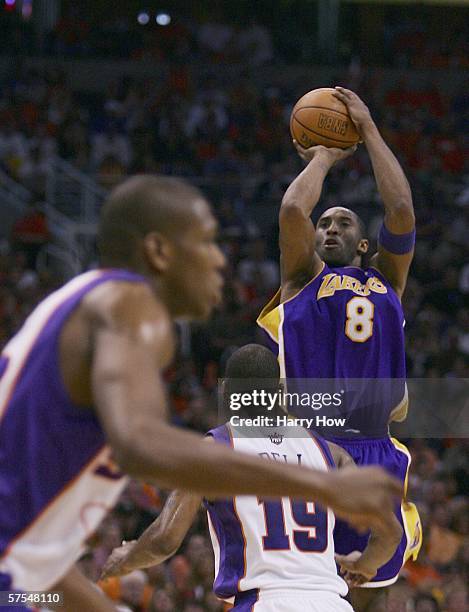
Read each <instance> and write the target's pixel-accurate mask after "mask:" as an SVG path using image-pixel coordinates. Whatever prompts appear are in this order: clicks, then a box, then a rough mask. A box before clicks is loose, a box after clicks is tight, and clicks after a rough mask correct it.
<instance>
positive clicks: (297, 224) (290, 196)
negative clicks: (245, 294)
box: [279, 141, 355, 299]
mask: <svg viewBox="0 0 469 612" xmlns="http://www.w3.org/2000/svg"><path fill="white" fill-rule="evenodd" d="M294 144H295V147H296V150H297V151H298V154H299V155H300V157H301V158H302V159H303V160H304V161H305V162H306V163H307V166H306V168H305V169H304V170H303V171H302V172H301V173H300V174H299V175H298V176H297V177H296V179H295V180H294V181H293V182H292V183H291V185H290V186H289V187H288V189H287V190H286V192H285V195H284V196H283V199H282V205H281V207H280V213H279V226H280V273H281V283H282V299H286V298H288V297H290V296H289V295H288V293H289V291H291V290H293V291H295V290H298V288H301V287H303V285H304V284H305V283H306V282H308V281H309V280H310V279H311V278H312V277H313V276H315V275H316V274H317V273H318V272H319V271H320V269H321V265H322V263H321V260H320V258H319V256H318V255H317V253H316V252H315V250H314V241H315V230H314V225H313V222H312V221H311V213H312V212H313V210H314V208H315V206H316V205H317V203H318V201H319V198H320V196H321V191H322V186H323V183H324V179H325V178H326V175H327V173H328V172H329V170H330V168H331V167H332V166H333V165H334V164H335V163H336V162H337V161H339V160H341V159H345V158H346V157H348V156H349V155H350V154H351V153H353V152H354V151H355V147H352V148H350V149H335V148H334V149H332V148H330V149H328V148H326V147H323V146H316V147H311V148H310V149H304V148H303V147H301V146H300V145H298V144H297V143H296V142H295V141H294Z"/></svg>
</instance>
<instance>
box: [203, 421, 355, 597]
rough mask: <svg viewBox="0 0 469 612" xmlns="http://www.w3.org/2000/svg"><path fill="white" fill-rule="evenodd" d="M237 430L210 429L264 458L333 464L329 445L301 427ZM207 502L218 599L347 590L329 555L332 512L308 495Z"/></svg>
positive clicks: (311, 464) (221, 438)
mask: <svg viewBox="0 0 469 612" xmlns="http://www.w3.org/2000/svg"><path fill="white" fill-rule="evenodd" d="M237 434H238V430H236V429H234V428H232V427H231V426H230V425H224V426H222V427H218V428H217V429H214V430H212V431H211V432H210V435H212V436H213V437H214V438H215V440H217V441H219V442H224V443H227V444H230V445H231V446H232V447H233V448H234V449H236V450H238V451H241V452H245V453H249V454H251V455H259V456H260V457H263V458H264V459H265V460H270V461H279V462H281V463H283V462H285V463H288V464H291V465H298V464H300V465H302V466H305V467H310V468H314V469H316V470H324V471H326V470H328V469H329V468H330V467H332V466H333V465H334V462H333V459H332V456H331V453H330V450H329V447H328V446H327V443H326V442H325V441H324V440H323V439H321V438H318V437H316V436H315V435H314V434H312V433H310V432H308V431H307V430H305V429H302V428H292V427H286V428H283V429H278V430H276V431H275V433H273V434H271V435H270V436H269V435H267V434H266V435H265V437H262V438H261V437H259V438H251V437H245V436H239V434H238V435H237ZM206 508H207V511H208V517H209V521H208V522H209V528H210V535H211V538H212V544H213V548H214V552H215V565H216V567H215V583H214V591H215V593H216V595H217V596H218V597H220V598H221V599H226V600H231V599H232V598H233V597H236V596H237V595H239V594H240V593H241V592H243V593H244V592H246V591H251V590H252V589H254V590H257V589H260V590H261V591H264V590H269V591H270V590H278V591H289V590H291V591H330V592H334V593H336V594H338V595H345V594H346V593H347V590H348V589H347V585H346V583H345V582H344V580H342V578H340V576H339V575H338V574H337V568H336V564H335V561H334V540H333V530H334V522H335V519H334V514H333V513H332V511H331V510H329V509H325V508H322V507H321V506H320V505H319V504H316V503H315V502H314V500H311V501H310V502H307V503H306V502H303V501H295V500H291V499H289V498H282V499H281V500H276V501H273V500H264V499H261V498H258V497H251V496H237V497H235V498H232V499H230V500H225V501H219V502H218V501H216V502H206ZM237 601H238V600H237Z"/></svg>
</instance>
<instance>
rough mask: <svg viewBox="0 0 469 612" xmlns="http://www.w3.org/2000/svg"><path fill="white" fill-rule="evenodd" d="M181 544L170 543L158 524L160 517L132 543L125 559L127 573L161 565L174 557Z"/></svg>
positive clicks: (124, 564)
mask: <svg viewBox="0 0 469 612" xmlns="http://www.w3.org/2000/svg"><path fill="white" fill-rule="evenodd" d="M178 548H179V546H175V545H174V546H173V545H172V544H169V543H168V542H167V540H166V539H165V537H164V534H163V533H162V531H161V528H160V526H159V525H158V519H156V521H154V522H153V523H152V524H151V525H150V527H148V528H147V530H146V531H144V532H143V534H142V535H141V536H140V537H139V539H138V540H137V541H136V542H134V543H133V544H132V545H131V548H130V549H129V552H128V553H127V554H126V556H125V559H124V561H123V566H124V567H125V571H126V573H130V572H133V571H134V570H136V569H145V568H147V567H152V566H153V565H159V564H160V563H163V561H166V559H169V557H172V556H173V555H174V554H175V553H176V551H177V549H178Z"/></svg>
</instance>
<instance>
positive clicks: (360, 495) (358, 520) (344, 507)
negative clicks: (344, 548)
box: [329, 467, 404, 533]
mask: <svg viewBox="0 0 469 612" xmlns="http://www.w3.org/2000/svg"><path fill="white" fill-rule="evenodd" d="M329 477H330V478H331V477H332V479H333V480H332V483H331V485H332V486H331V500H330V502H329V505H330V506H331V508H332V509H333V510H334V512H335V513H336V514H337V515H338V516H340V517H341V518H342V519H344V520H346V521H348V522H349V523H350V524H351V525H353V527H355V529H357V530H358V531H359V532H361V533H366V532H367V531H368V530H369V529H370V528H376V529H380V530H382V531H384V532H386V533H389V532H390V531H392V526H391V525H390V522H389V520H388V517H389V515H390V514H391V513H392V511H393V509H394V506H395V503H396V502H397V501H399V500H401V499H402V496H403V492H404V491H403V485H402V484H401V483H400V482H399V481H398V480H397V479H396V478H393V477H392V476H390V475H389V474H387V473H386V472H385V471H384V470H383V469H382V468H380V467H363V468H359V467H347V468H344V469H343V470H338V471H337V472H335V473H330V474H329Z"/></svg>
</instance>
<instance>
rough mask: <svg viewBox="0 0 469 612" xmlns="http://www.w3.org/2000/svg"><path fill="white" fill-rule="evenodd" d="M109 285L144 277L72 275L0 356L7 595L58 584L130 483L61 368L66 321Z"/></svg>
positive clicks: (1, 560)
mask: <svg viewBox="0 0 469 612" xmlns="http://www.w3.org/2000/svg"><path fill="white" fill-rule="evenodd" d="M108 281H127V282H129V281H130V282H142V281H143V279H142V277H140V276H137V275H134V274H130V273H128V272H126V271H123V270H96V271H93V272H88V273H86V274H82V275H80V276H78V277H76V278H74V279H73V280H72V281H70V282H69V283H67V284H66V285H64V286H63V287H62V288H61V289H59V290H58V291H56V292H55V293H53V294H52V295H50V296H49V297H48V298H46V299H45V300H44V301H43V302H42V303H41V304H39V306H38V307H37V308H36V309H35V310H34V311H33V313H32V314H31V315H30V316H29V318H28V319H27V321H26V322H25V324H24V326H23V327H22V328H21V329H20V331H19V332H18V333H17V335H16V336H15V337H14V338H13V339H12V340H11V341H10V342H9V343H8V344H7V346H6V347H5V349H4V351H3V353H2V354H1V356H0V587H2V588H3V589H6V588H16V589H22V590H44V589H48V588H51V587H53V586H54V584H55V583H56V582H57V581H58V580H60V578H61V577H62V576H64V575H65V574H66V573H67V571H68V570H69V569H70V567H71V566H72V565H73V564H74V563H75V562H76V560H77V559H78V558H79V557H80V555H81V554H82V552H83V551H84V545H85V541H86V540H87V538H88V537H89V536H90V535H91V534H92V533H93V532H94V531H95V529H96V528H97V527H98V525H99V523H100V522H101V520H102V519H103V517H104V516H105V515H106V514H107V512H108V511H109V510H110V509H111V508H112V507H113V505H114V504H115V503H116V501H117V499H118V497H119V495H120V493H121V492H122V489H123V488H124V486H125V484H126V478H125V477H124V476H123V474H122V473H120V472H119V471H118V469H117V467H116V466H115V465H114V464H113V462H112V460H111V452H110V449H109V447H108V446H107V445H106V440H105V436H104V432H103V430H102V428H101V425H100V423H99V421H98V419H97V418H96V416H95V413H94V411H93V410H92V409H91V408H89V409H83V408H78V407H77V406H75V405H74V404H73V402H72V401H71V399H70V398H69V396H68V393H67V391H66V389H65V387H64V385H63V381H62V376H61V372H60V367H59V355H58V344H59V336H60V332H61V330H62V328H63V325H64V323H65V322H66V320H67V319H68V317H69V316H70V315H71V313H72V312H73V311H74V309H75V308H76V307H77V306H78V304H79V302H80V300H81V299H82V298H83V297H84V295H85V294H86V293H87V292H88V291H90V290H91V289H93V288H94V287H96V286H97V285H99V284H101V283H104V282H108ZM0 590H2V589H1V588H0Z"/></svg>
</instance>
